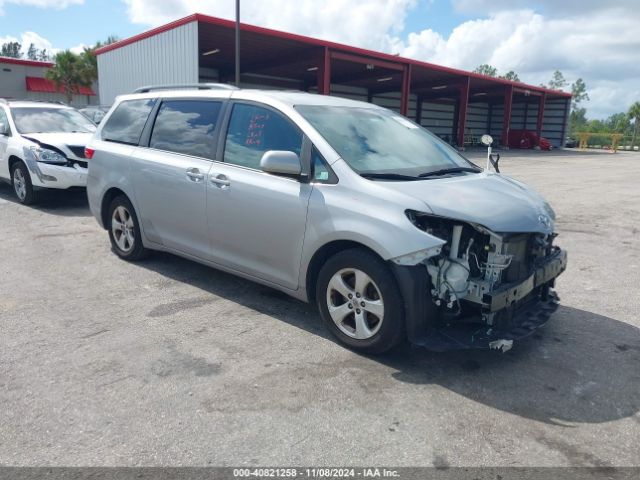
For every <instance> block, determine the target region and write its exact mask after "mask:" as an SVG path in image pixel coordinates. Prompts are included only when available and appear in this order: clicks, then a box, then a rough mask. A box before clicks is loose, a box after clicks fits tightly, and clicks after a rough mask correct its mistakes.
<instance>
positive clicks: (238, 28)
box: [236, 0, 240, 87]
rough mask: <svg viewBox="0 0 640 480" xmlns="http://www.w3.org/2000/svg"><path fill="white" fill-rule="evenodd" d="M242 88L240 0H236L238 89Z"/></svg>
mask: <svg viewBox="0 0 640 480" xmlns="http://www.w3.org/2000/svg"><path fill="white" fill-rule="evenodd" d="M239 86H240V0H236V87H239Z"/></svg>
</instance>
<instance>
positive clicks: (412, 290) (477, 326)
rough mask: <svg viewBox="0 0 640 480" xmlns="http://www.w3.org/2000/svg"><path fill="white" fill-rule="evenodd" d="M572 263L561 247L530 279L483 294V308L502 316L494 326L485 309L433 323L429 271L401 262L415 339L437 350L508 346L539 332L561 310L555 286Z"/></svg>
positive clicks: (434, 314) (434, 313) (412, 338)
mask: <svg viewBox="0 0 640 480" xmlns="http://www.w3.org/2000/svg"><path fill="white" fill-rule="evenodd" d="M566 266H567V253H566V251H564V250H561V249H559V248H556V250H555V251H554V252H553V253H552V254H551V255H550V256H549V257H548V258H547V259H546V260H545V261H544V263H542V264H540V265H538V267H537V268H536V269H535V271H534V272H533V273H532V274H531V275H530V276H529V277H527V278H526V279H525V280H524V281H521V282H518V283H517V284H508V285H505V286H503V287H502V288H500V289H498V290H496V291H494V292H491V293H489V294H485V295H483V297H482V303H483V307H482V313H484V314H487V313H488V314H495V315H496V319H499V321H496V322H495V323H493V324H492V325H488V324H486V323H483V322H482V317H481V315H480V314H479V315H478V316H477V318H474V317H472V318H464V319H456V320H454V321H451V322H450V323H448V324H442V323H441V322H437V323H438V324H437V325H436V324H433V322H432V319H433V318H437V317H438V314H439V312H438V310H437V308H436V307H435V306H434V305H432V303H433V302H431V300H430V299H429V298H428V295H427V294H425V292H426V291H428V290H427V287H426V286H427V285H428V279H427V278H426V275H424V273H422V272H421V271H420V270H419V268H418V267H411V268H405V269H401V268H400V267H396V268H395V271H396V278H397V279H398V283H399V285H400V288H401V290H402V291H403V295H404V297H405V310H406V313H407V319H406V323H407V334H408V337H409V340H410V342H411V343H413V344H414V345H417V346H421V347H425V348H427V349H429V350H434V351H446V350H458V349H469V348H491V349H496V350H500V351H507V350H508V349H510V348H511V346H512V344H513V341H514V340H519V339H522V338H524V337H526V336H528V335H530V334H531V333H533V332H534V331H535V330H536V329H537V328H539V327H541V326H543V325H544V324H545V323H547V321H548V320H549V318H550V317H551V314H552V313H553V312H555V311H556V309H557V308H558V302H559V298H558V296H557V295H556V294H555V293H554V292H552V291H550V288H551V287H552V286H553V284H554V281H555V279H556V278H557V277H558V276H559V275H560V274H561V273H562V272H563V271H564V270H565V269H566Z"/></svg>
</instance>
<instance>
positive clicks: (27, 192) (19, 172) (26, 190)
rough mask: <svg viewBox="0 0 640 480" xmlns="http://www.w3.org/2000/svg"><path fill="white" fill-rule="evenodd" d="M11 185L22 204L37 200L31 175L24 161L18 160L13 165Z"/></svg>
mask: <svg viewBox="0 0 640 480" xmlns="http://www.w3.org/2000/svg"><path fill="white" fill-rule="evenodd" d="M11 186H12V187H13V192H14V193H15V195H16V197H17V198H18V201H19V202H20V203H21V204H23V205H32V204H33V203H34V202H35V201H36V192H35V190H34V188H33V184H32V183H31V175H29V169H28V168H27V166H26V165H25V164H24V163H22V162H17V163H15V164H14V165H13V166H12V167H11Z"/></svg>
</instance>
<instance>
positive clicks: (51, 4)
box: [0, 0, 84, 15]
mask: <svg viewBox="0 0 640 480" xmlns="http://www.w3.org/2000/svg"><path fill="white" fill-rule="evenodd" d="M10 3H11V4H14V5H21V6H25V7H39V8H55V9H56V10H63V9H65V8H67V7H69V6H71V5H82V4H83V3H84V0H0V15H2V14H3V13H4V12H3V10H4V9H3V7H4V6H5V5H8V4H10Z"/></svg>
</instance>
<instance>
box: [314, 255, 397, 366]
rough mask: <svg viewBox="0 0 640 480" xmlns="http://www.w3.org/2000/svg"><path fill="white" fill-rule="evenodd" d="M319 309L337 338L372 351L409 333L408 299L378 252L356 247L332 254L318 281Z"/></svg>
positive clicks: (381, 349)
mask: <svg viewBox="0 0 640 480" xmlns="http://www.w3.org/2000/svg"><path fill="white" fill-rule="evenodd" d="M316 299H317V303H318V309H319V310H320V315H321V317H322V319H323V321H324V323H325V325H326V326H327V328H328V329H329V331H330V332H331V333H332V334H333V336H334V337H336V339H337V340H338V341H339V342H340V343H342V344H344V345H346V346H347V347H349V348H351V349H353V350H355V351H358V352H361V353H369V354H377V353H383V352H386V351H388V350H390V349H392V348H393V347H395V346H396V345H398V344H399V343H400V342H401V341H402V340H403V339H404V336H405V334H404V332H405V329H404V301H403V298H402V294H401V293H400V289H399V288H398V284H397V282H396V279H395V277H394V275H393V273H392V272H391V270H390V269H389V267H388V266H387V265H386V263H385V262H384V261H383V260H382V259H381V258H380V257H378V256H377V255H375V254H374V253H372V252H369V251H367V250H364V249H360V248H354V249H349V250H344V251H342V252H339V253H337V254H335V255H334V256H332V257H331V258H329V260H327V262H326V263H325V264H324V266H323V267H322V268H321V269H320V273H319V275H318V282H317V285H316Z"/></svg>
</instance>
